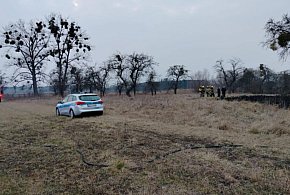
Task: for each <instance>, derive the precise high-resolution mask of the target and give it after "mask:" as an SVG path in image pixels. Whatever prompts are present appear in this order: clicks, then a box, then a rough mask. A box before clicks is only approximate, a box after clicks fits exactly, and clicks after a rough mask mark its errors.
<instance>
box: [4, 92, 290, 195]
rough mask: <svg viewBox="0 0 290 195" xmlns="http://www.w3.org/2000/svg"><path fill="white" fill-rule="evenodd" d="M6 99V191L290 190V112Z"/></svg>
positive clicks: (187, 97) (207, 102)
mask: <svg viewBox="0 0 290 195" xmlns="http://www.w3.org/2000/svg"><path fill="white" fill-rule="evenodd" d="M56 101H57V100H56V99H40V100H21V101H20V100H18V101H9V102H2V103H1V104H0V119H1V120H0V147H1V150H0V191H1V192H0V194H221V193H223V194H289V193H290V141H289V140H290V139H289V138H290V120H288V119H289V118H290V111H289V110H283V109H278V108H276V107H274V106H268V105H262V104H258V103H249V102H227V101H217V100H215V99H212V98H203V99H201V98H198V97H197V96H196V95H193V94H186V93H184V94H179V95H172V94H161V95H157V96H154V97H152V96H149V95H146V96H145V95H138V96H136V97H135V98H131V99H130V98H127V97H119V96H108V97H105V98H104V101H105V103H106V111H105V114H104V115H103V116H92V117H83V118H77V119H74V120H70V119H69V118H68V117H56V116H54V105H55V102H56Z"/></svg>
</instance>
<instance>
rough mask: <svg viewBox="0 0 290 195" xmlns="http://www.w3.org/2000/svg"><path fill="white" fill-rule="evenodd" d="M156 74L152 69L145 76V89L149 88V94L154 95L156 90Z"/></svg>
mask: <svg viewBox="0 0 290 195" xmlns="http://www.w3.org/2000/svg"><path fill="white" fill-rule="evenodd" d="M156 77H157V74H156V72H155V71H154V70H152V71H151V72H150V73H149V74H148V77H147V82H146V89H147V90H150V92H151V95H154V94H155V95H156V91H157V88H158V82H157V81H156Z"/></svg>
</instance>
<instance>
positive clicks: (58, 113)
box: [55, 108, 60, 116]
mask: <svg viewBox="0 0 290 195" xmlns="http://www.w3.org/2000/svg"><path fill="white" fill-rule="evenodd" d="M55 114H56V116H60V112H59V110H58V108H57V109H56V111H55Z"/></svg>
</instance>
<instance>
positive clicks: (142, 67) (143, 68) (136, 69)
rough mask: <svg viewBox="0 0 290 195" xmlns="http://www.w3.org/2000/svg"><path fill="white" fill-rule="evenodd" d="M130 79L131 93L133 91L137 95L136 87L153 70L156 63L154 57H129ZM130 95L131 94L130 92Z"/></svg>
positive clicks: (134, 54) (133, 55) (142, 55)
mask: <svg viewBox="0 0 290 195" xmlns="http://www.w3.org/2000/svg"><path fill="white" fill-rule="evenodd" d="M127 63H128V67H129V68H128V70H129V75H130V76H129V78H130V84H131V85H130V88H129V89H128V90H129V91H131V90H133V92H134V95H136V87H137V84H138V82H139V80H140V79H141V78H142V76H144V75H146V74H148V73H149V71H152V70H153V66H154V65H156V63H155V62H154V60H153V57H151V56H147V55H145V54H142V53H141V54H138V53H133V54H131V55H129V56H128V57H127ZM129 93H130V92H129Z"/></svg>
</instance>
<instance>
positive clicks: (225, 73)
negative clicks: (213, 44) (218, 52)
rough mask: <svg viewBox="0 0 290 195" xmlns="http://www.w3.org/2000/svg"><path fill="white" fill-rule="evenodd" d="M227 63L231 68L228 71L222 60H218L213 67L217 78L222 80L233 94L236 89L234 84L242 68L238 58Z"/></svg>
mask: <svg viewBox="0 0 290 195" xmlns="http://www.w3.org/2000/svg"><path fill="white" fill-rule="evenodd" d="M228 63H229V65H230V67H231V68H230V69H228V70H226V69H225V67H224V62H223V60H218V61H217V62H216V65H215V66H214V67H215V69H216V71H217V73H218V78H219V79H222V81H223V84H224V85H225V86H226V88H228V89H229V90H230V91H231V92H232V93H234V92H235V89H236V86H235V84H236V82H237V80H238V78H239V76H240V75H241V73H242V71H243V69H244V68H243V67H242V66H241V64H242V61H241V60H240V59H238V58H233V59H230V60H229V62H228Z"/></svg>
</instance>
